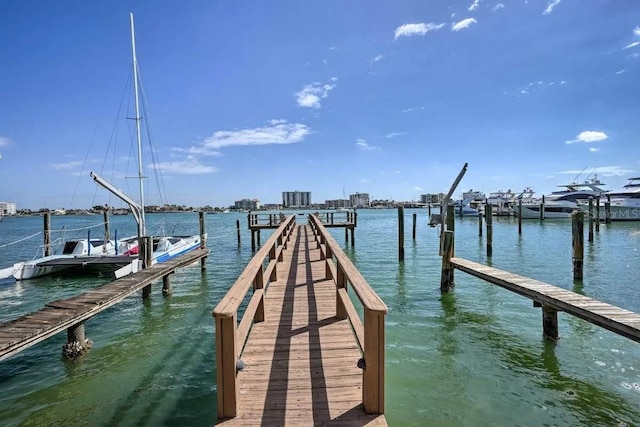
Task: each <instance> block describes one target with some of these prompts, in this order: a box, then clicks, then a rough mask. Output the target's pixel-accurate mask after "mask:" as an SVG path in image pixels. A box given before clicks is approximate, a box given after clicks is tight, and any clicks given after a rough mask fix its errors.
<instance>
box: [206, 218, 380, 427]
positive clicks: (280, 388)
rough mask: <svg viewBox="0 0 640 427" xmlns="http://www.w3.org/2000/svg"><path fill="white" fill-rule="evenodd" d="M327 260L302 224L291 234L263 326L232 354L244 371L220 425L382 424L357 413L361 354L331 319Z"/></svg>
mask: <svg viewBox="0 0 640 427" xmlns="http://www.w3.org/2000/svg"><path fill="white" fill-rule="evenodd" d="M273 255H275V254H273ZM328 260H329V258H327V259H326V260H325V259H324V258H323V257H322V253H321V248H319V245H318V243H317V242H316V239H315V236H314V233H313V230H312V228H311V227H310V226H309V225H306V226H294V227H293V228H292V230H291V235H290V237H289V242H288V244H287V245H286V249H284V250H283V251H282V262H279V263H277V265H276V268H277V270H276V277H277V280H272V281H271V282H270V284H269V286H268V288H267V290H268V292H266V293H265V297H264V321H262V322H257V323H254V325H253V327H252V329H251V334H250V336H249V339H248V340H247V342H246V345H245V347H244V350H242V347H241V345H240V348H239V351H238V353H239V354H241V357H240V359H241V361H242V362H244V364H245V365H246V366H245V367H244V369H243V370H241V371H239V372H238V374H237V384H238V389H239V393H238V395H239V396H238V403H237V408H238V409H237V414H236V416H235V418H230V419H226V420H220V423H221V425H225V426H227V425H239V426H249V425H260V426H284V425H296V426H298V425H299V426H311V425H341V426H342V425H349V426H365V425H367V426H386V425H387V422H386V419H385V417H384V414H379V415H367V414H366V413H365V411H364V408H363V370H362V369H360V368H359V367H358V361H359V359H361V358H362V353H361V351H360V348H359V346H358V341H357V340H356V337H355V336H354V333H353V331H352V327H351V325H350V323H349V319H348V318H347V319H344V320H338V318H337V316H336V283H335V281H334V280H333V279H332V278H331V276H329V277H328V278H327V261H328ZM331 262H333V261H331ZM334 270H335V267H334ZM216 342H217V343H220V341H219V340H218V339H217V341H216ZM218 393H224V391H223V390H220V386H219V389H218Z"/></svg>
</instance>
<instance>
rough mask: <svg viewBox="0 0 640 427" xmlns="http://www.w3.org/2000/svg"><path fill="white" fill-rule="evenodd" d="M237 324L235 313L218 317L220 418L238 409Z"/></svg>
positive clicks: (217, 351) (217, 362)
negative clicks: (230, 315)
mask: <svg viewBox="0 0 640 427" xmlns="http://www.w3.org/2000/svg"><path fill="white" fill-rule="evenodd" d="M236 325H237V321H236V315H235V314H234V315H233V316H232V317H216V379H217V385H218V418H233V417H235V416H236V415H237V411H238V396H239V393H238V392H239V389H238V377H237V375H236V364H237V358H238V352H237V344H236Z"/></svg>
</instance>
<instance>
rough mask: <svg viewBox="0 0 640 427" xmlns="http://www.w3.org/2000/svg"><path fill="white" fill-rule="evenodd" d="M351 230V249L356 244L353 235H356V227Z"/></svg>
mask: <svg viewBox="0 0 640 427" xmlns="http://www.w3.org/2000/svg"><path fill="white" fill-rule="evenodd" d="M350 228H351V247H353V246H354V245H355V244H356V238H355V236H354V234H353V233H355V231H356V228H355V226H352V227H350Z"/></svg>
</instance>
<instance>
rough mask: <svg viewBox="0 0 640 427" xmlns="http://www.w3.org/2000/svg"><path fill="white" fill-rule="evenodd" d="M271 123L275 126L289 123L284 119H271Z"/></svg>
mask: <svg viewBox="0 0 640 427" xmlns="http://www.w3.org/2000/svg"><path fill="white" fill-rule="evenodd" d="M269 123H271V124H272V125H274V126H275V125H281V124H283V123H287V121H286V120H284V119H271V120H269Z"/></svg>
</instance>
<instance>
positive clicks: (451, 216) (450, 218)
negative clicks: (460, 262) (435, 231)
mask: <svg viewBox="0 0 640 427" xmlns="http://www.w3.org/2000/svg"><path fill="white" fill-rule="evenodd" d="M455 209H456V208H455V206H453V205H447V218H446V221H447V231H455V229H456V218H455ZM443 231H444V230H443ZM452 245H454V246H455V242H453V243H452ZM453 250H455V248H454V249H453ZM443 253H444V252H443Z"/></svg>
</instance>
